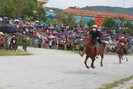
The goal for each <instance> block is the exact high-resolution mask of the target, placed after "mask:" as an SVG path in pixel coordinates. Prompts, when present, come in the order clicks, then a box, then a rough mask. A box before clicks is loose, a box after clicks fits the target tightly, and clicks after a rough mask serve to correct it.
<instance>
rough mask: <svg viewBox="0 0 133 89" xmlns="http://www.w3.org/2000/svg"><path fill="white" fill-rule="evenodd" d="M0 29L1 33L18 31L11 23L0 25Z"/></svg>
mask: <svg viewBox="0 0 133 89" xmlns="http://www.w3.org/2000/svg"><path fill="white" fill-rule="evenodd" d="M0 31H1V32H3V33H15V32H18V30H17V28H15V27H14V26H12V25H8V26H0Z"/></svg>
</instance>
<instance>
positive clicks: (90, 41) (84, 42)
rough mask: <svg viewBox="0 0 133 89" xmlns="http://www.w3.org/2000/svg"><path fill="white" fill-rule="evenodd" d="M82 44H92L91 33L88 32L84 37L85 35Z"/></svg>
mask: <svg viewBox="0 0 133 89" xmlns="http://www.w3.org/2000/svg"><path fill="white" fill-rule="evenodd" d="M83 44H85V45H88V44H89V45H90V44H92V35H91V34H88V35H87V36H86V37H85V39H84V40H83Z"/></svg>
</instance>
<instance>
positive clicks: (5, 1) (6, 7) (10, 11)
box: [0, 0, 15, 18]
mask: <svg viewBox="0 0 133 89" xmlns="http://www.w3.org/2000/svg"><path fill="white" fill-rule="evenodd" d="M0 2H2V3H0V15H1V16H8V17H12V18H14V17H15V7H14V5H13V1H12V0H0Z"/></svg>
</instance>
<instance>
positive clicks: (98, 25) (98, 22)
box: [95, 18, 104, 28]
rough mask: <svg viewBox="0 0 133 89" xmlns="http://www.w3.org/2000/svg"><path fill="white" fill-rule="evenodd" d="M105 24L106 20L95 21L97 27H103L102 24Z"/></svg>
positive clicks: (97, 19) (98, 19)
mask: <svg viewBox="0 0 133 89" xmlns="http://www.w3.org/2000/svg"><path fill="white" fill-rule="evenodd" d="M103 22H104V18H96V19H95V24H96V25H97V27H98V28H99V27H101V25H102V23H103Z"/></svg>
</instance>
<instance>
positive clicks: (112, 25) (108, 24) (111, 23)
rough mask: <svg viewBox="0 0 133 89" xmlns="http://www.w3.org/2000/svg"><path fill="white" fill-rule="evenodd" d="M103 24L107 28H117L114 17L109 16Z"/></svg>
mask: <svg viewBox="0 0 133 89" xmlns="http://www.w3.org/2000/svg"><path fill="white" fill-rule="evenodd" d="M102 26H104V27H105V28H107V29H109V30H111V29H114V28H115V26H116V22H115V21H114V20H113V19H112V18H107V19H105V21H104V22H103V23H102Z"/></svg>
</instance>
